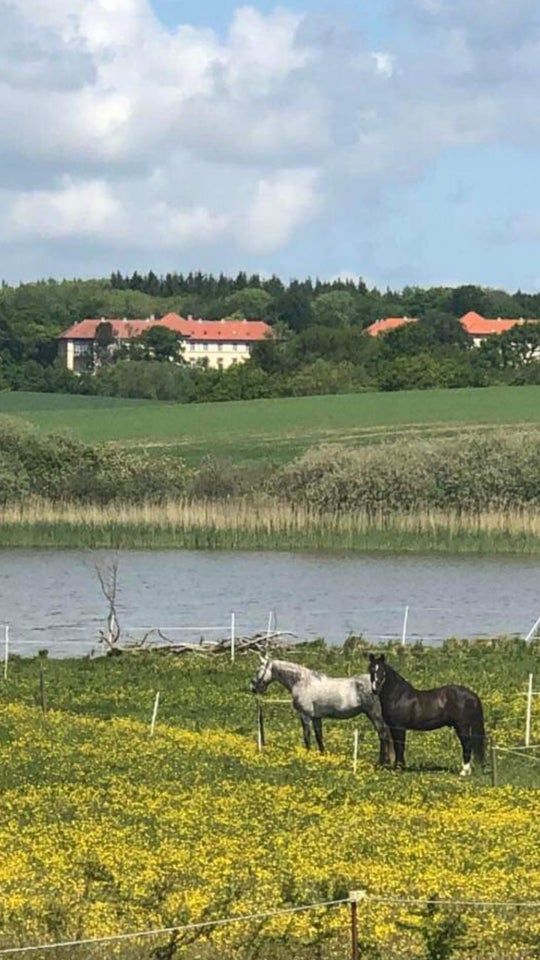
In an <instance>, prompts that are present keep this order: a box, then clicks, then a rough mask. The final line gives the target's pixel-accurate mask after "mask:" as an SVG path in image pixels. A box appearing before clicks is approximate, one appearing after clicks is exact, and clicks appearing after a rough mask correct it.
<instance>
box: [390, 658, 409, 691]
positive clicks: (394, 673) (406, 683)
mask: <svg viewBox="0 0 540 960" xmlns="http://www.w3.org/2000/svg"><path fill="white" fill-rule="evenodd" d="M384 666H385V669H386V673H387V674H390V679H392V677H394V678H395V679H396V680H398V681H399V683H402V684H403V686H405V687H409V688H410V689H411V690H415V689H416V687H413V685H412V683H410V682H409V680H406V679H405V677H402V676H401V674H400V673H398V672H397V670H396V669H395V668H394V667H392V666H391V665H390V664H389V663H388V661H385V664H384Z"/></svg>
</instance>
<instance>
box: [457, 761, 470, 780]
mask: <svg viewBox="0 0 540 960" xmlns="http://www.w3.org/2000/svg"><path fill="white" fill-rule="evenodd" d="M471 773H472V770H471V765H470V763H464V764H463V766H462V768H461V770H460V771H459V775H460V777H470V775H471Z"/></svg>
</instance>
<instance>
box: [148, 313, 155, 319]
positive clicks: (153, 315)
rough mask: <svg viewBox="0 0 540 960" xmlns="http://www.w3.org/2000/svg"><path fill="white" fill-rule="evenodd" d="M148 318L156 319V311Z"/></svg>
mask: <svg viewBox="0 0 540 960" xmlns="http://www.w3.org/2000/svg"><path fill="white" fill-rule="evenodd" d="M148 319H149V320H155V319H156V315H155V313H151V314H150V316H149V317H148Z"/></svg>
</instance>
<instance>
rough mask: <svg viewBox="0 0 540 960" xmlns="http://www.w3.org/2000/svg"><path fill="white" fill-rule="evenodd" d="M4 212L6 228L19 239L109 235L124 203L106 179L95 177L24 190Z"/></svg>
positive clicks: (9, 233) (7, 204)
mask: <svg viewBox="0 0 540 960" xmlns="http://www.w3.org/2000/svg"><path fill="white" fill-rule="evenodd" d="M4 215H5V220H6V222H5V225H4V230H5V229H6V227H7V232H8V236H9V235H12V236H13V237H14V238H15V239H21V238H33V237H38V238H39V239H44V238H45V239H46V238H51V239H54V238H58V237H74V236H82V237H88V236H105V235H106V234H107V232H108V231H110V230H111V228H112V226H113V224H114V221H115V218H117V217H120V216H121V207H120V204H119V203H118V201H117V200H116V199H115V197H114V196H113V193H112V190H111V188H110V187H109V186H108V185H107V184H106V183H103V182H102V181H99V180H93V181H87V182H85V183H80V184H75V183H71V182H66V183H65V184H64V185H63V186H62V187H60V188H59V189H58V190H34V191H28V192H26V193H20V194H19V195H18V196H16V197H15V198H14V199H13V200H12V201H11V203H10V202H9V200H8V202H7V203H6V204H5V207H4Z"/></svg>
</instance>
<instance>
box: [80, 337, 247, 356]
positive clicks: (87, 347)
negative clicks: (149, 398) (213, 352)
mask: <svg viewBox="0 0 540 960" xmlns="http://www.w3.org/2000/svg"><path fill="white" fill-rule="evenodd" d="M92 346H93V344H91V343H85V342H84V341H83V342H81V341H78V340H74V341H73V354H74V356H76V357H80V356H82V355H83V354H85V353H90V352H91V350H92ZM200 346H202V348H203V350H204V351H208V349H209V344H208V343H203V344H200V343H190V344H189V349H190V352H191V353H193V352H194V351H195V350H196V349H197V347H200ZM215 346H216V347H217V349H218V351H219V352H221V351H222V350H223V347H224V346H227V347H229V348H230V349H232V350H233V352H234V353H237V351H238V349H240V351H242V350H244V351H245V350H248V349H249V347H248V345H247V344H245V343H241V344H238V343H229V344H223V343H217V344H215Z"/></svg>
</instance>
